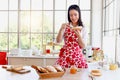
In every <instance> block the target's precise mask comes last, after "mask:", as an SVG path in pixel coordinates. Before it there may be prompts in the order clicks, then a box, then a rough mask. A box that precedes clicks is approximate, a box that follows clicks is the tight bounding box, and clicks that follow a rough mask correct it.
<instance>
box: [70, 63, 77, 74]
mask: <svg viewBox="0 0 120 80" xmlns="http://www.w3.org/2000/svg"><path fill="white" fill-rule="evenodd" d="M70 73H71V74H76V73H77V68H76V66H74V65H72V66H71V67H70Z"/></svg>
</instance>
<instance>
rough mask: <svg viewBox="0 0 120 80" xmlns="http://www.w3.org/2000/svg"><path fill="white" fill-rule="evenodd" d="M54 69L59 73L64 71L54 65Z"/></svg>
mask: <svg viewBox="0 0 120 80" xmlns="http://www.w3.org/2000/svg"><path fill="white" fill-rule="evenodd" d="M54 67H55V69H56V70H57V72H62V71H64V70H63V69H62V67H61V66H60V65H54Z"/></svg>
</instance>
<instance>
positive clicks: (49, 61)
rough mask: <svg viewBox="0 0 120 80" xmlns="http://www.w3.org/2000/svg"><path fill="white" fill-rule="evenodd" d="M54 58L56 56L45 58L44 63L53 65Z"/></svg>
mask: <svg viewBox="0 0 120 80" xmlns="http://www.w3.org/2000/svg"><path fill="white" fill-rule="evenodd" d="M56 60H57V59H56V58H46V65H54V64H55V62H56Z"/></svg>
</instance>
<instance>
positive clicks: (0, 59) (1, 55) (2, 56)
mask: <svg viewBox="0 0 120 80" xmlns="http://www.w3.org/2000/svg"><path fill="white" fill-rule="evenodd" d="M6 64H7V52H0V65H6Z"/></svg>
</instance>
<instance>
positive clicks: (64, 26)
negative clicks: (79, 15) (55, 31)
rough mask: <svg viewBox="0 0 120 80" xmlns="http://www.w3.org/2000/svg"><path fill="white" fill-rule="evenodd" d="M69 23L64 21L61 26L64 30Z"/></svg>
mask: <svg viewBox="0 0 120 80" xmlns="http://www.w3.org/2000/svg"><path fill="white" fill-rule="evenodd" d="M68 25H69V24H68V23H63V24H62V26H61V29H63V30H64V29H65V28H66V26H68Z"/></svg>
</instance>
